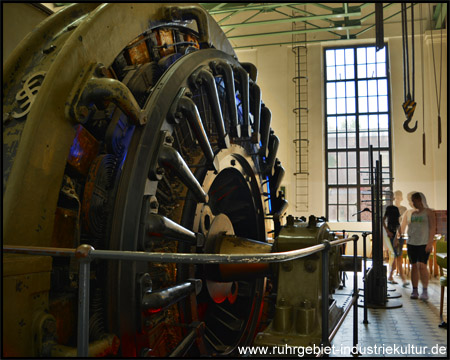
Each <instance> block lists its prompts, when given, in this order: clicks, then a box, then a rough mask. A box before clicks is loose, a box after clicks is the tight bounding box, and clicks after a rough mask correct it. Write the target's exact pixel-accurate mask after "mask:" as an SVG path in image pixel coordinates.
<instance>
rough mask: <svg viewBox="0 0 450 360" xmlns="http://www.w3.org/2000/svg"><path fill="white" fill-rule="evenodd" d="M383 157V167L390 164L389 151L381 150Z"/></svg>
mask: <svg viewBox="0 0 450 360" xmlns="http://www.w3.org/2000/svg"><path fill="white" fill-rule="evenodd" d="M380 154H381V156H382V159H383V167H385V166H389V153H388V152H387V151H381V152H380Z"/></svg>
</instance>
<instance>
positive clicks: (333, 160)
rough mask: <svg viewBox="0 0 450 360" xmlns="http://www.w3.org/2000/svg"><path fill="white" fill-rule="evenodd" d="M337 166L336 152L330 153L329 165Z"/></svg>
mask: <svg viewBox="0 0 450 360" xmlns="http://www.w3.org/2000/svg"><path fill="white" fill-rule="evenodd" d="M336 166H337V162H336V153H335V152H333V153H328V167H329V168H335V167H336Z"/></svg>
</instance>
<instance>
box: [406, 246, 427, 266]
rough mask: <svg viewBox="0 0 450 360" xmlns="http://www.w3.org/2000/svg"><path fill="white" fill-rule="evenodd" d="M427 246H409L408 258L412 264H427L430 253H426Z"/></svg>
mask: <svg viewBox="0 0 450 360" xmlns="http://www.w3.org/2000/svg"><path fill="white" fill-rule="evenodd" d="M426 247H427V246H426V245H409V244H408V257H409V262H410V263H411V264H415V263H416V262H421V263H424V264H426V263H427V262H428V257H429V256H430V253H427V252H426V251H425V248H426Z"/></svg>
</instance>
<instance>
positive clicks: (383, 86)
mask: <svg viewBox="0 0 450 360" xmlns="http://www.w3.org/2000/svg"><path fill="white" fill-rule="evenodd" d="M387 93H388V92H387V80H386V79H383V80H378V95H387Z"/></svg>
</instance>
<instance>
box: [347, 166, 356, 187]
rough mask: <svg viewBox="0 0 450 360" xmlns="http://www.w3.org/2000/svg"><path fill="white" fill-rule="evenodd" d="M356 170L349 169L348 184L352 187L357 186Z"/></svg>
mask: <svg viewBox="0 0 450 360" xmlns="http://www.w3.org/2000/svg"><path fill="white" fill-rule="evenodd" d="M356 180H357V177H356V169H349V170H348V183H349V184H351V185H354V184H356Z"/></svg>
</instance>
